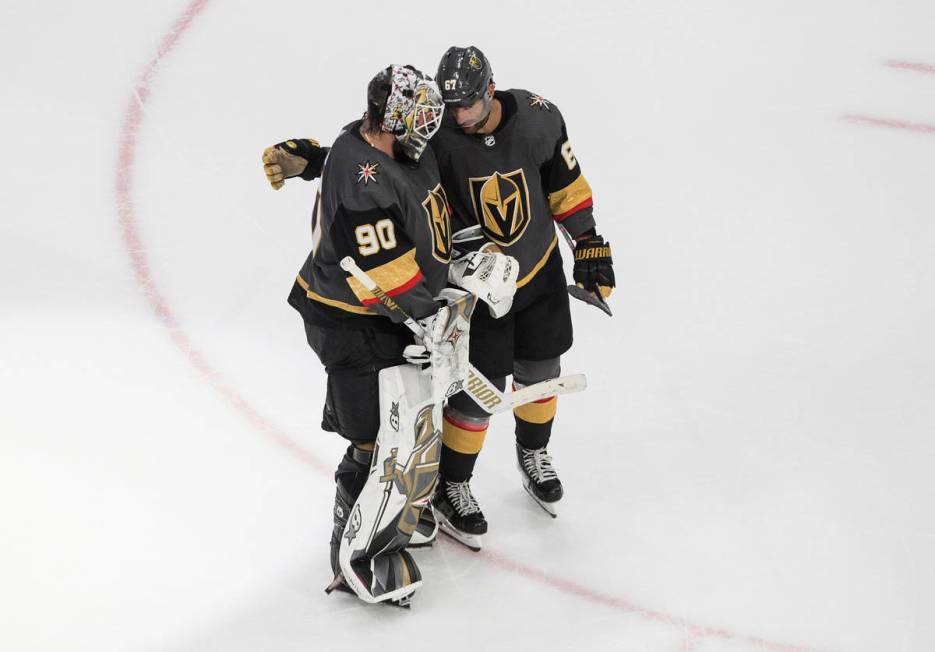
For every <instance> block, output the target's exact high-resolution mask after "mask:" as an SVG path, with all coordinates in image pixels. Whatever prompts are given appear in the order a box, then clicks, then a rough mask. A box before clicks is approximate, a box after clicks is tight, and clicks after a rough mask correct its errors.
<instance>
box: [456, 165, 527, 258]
mask: <svg viewBox="0 0 935 652" xmlns="http://www.w3.org/2000/svg"><path fill="white" fill-rule="evenodd" d="M470 182H471V198H472V199H473V200H474V212H475V215H476V216H477V221H478V223H480V224H481V225H482V226H483V227H484V232H485V233H486V234H487V235H488V236H489V237H490V239H491V240H493V241H494V242H496V243H497V244H500V245H503V246H508V245H511V244H513V243H514V242H516V240H518V239H519V237H520V236H521V235H523V232H524V231H525V230H526V227H527V226H528V225H529V218H530V213H529V190H528V188H527V186H526V177H525V176H524V175H523V170H522V168H520V169H519V170H515V171H513V172H509V173H507V174H501V173H499V172H494V173H493V174H492V175H491V176H489V177H477V178H472V179H471V181H470Z"/></svg>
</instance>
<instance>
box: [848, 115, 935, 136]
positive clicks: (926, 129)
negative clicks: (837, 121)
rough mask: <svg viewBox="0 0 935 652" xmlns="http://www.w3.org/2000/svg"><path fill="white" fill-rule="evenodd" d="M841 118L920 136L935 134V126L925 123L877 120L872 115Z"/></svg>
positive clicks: (888, 119)
mask: <svg viewBox="0 0 935 652" xmlns="http://www.w3.org/2000/svg"><path fill="white" fill-rule="evenodd" d="M841 117H842V118H843V119H844V120H850V121H851V122H860V123H862V124H867V125H872V126H874V127H889V128H890V129H902V130H904V131H914V132H915V133H919V134H935V125H929V124H925V123H923V122H906V121H905V120H893V119H891V118H875V117H873V116H870V115H859V114H854V113H848V114H845V115H843V116H841Z"/></svg>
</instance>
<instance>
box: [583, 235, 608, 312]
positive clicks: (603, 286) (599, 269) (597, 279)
mask: <svg viewBox="0 0 935 652" xmlns="http://www.w3.org/2000/svg"><path fill="white" fill-rule="evenodd" d="M574 278H575V284H576V285H577V286H578V287H580V288H584V289H585V290H587V291H588V292H596V293H599V294H600V295H601V297H602V298H604V299H606V298H607V297H609V296H610V293H611V291H613V289H614V287H615V286H616V283H615V281H614V261H613V258H612V257H611V255H610V243H609V242H604V238H602V237H601V236H599V235H591V236H588V237H586V238H584V239H583V240H579V241H578V243H577V245H576V246H575V271H574Z"/></svg>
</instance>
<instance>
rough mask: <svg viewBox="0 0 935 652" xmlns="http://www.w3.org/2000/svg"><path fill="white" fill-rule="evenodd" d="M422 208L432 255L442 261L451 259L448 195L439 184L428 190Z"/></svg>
mask: <svg viewBox="0 0 935 652" xmlns="http://www.w3.org/2000/svg"><path fill="white" fill-rule="evenodd" d="M422 208H424V209H425V214H426V215H427V216H428V219H429V230H430V231H431V232H432V255H433V256H435V258H437V259H438V260H440V261H441V262H443V263H447V262H450V261H451V210H450V209H449V208H448V196H447V195H446V194H445V189H444V188H442V186H441V184H438V185H437V186H435V188H434V189H432V190H430V191H429V193H428V196H427V197H426V198H425V201H423V202H422Z"/></svg>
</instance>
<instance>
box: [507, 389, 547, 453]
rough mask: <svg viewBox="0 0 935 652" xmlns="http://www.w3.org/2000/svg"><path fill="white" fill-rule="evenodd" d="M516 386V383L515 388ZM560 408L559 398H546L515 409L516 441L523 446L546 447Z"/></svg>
mask: <svg viewBox="0 0 935 652" xmlns="http://www.w3.org/2000/svg"><path fill="white" fill-rule="evenodd" d="M515 387H516V386H515V385H514V388H515ZM557 408H558V398H557V397H555V396H552V397H551V398H544V399H542V400H541V401H535V402H533V403H526V404H525V405H520V406H519V407H516V408H514V409H513V416H514V417H516V441H517V442H518V443H519V444H520V446H522V447H523V448H532V449H536V448H545V447H546V446H547V445H548V444H549V437H551V435H552V421H553V420H554V419H555V411H556V409H557Z"/></svg>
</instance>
